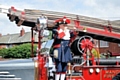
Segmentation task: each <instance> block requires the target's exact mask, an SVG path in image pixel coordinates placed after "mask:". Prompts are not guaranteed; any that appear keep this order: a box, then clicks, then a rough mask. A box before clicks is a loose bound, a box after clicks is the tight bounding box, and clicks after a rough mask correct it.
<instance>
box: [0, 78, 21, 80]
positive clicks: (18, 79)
mask: <svg viewBox="0 0 120 80" xmlns="http://www.w3.org/2000/svg"><path fill="white" fill-rule="evenodd" d="M0 80H21V78H0Z"/></svg>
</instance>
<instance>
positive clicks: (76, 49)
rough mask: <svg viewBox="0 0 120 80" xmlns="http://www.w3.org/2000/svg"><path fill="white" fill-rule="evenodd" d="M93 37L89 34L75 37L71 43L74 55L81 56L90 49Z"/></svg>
mask: <svg viewBox="0 0 120 80" xmlns="http://www.w3.org/2000/svg"><path fill="white" fill-rule="evenodd" d="M93 44H94V43H93V38H92V37H90V36H82V37H80V38H79V39H76V40H75V41H74V42H73V43H72V44H71V51H72V52H73V53H74V55H77V56H81V55H83V54H84V53H85V52H86V50H87V49H89V50H91V49H92V48H93Z"/></svg>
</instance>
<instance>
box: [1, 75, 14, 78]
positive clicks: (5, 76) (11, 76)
mask: <svg viewBox="0 0 120 80" xmlns="http://www.w3.org/2000/svg"><path fill="white" fill-rule="evenodd" d="M0 78H15V75H0Z"/></svg>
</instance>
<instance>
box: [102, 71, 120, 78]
mask: <svg viewBox="0 0 120 80" xmlns="http://www.w3.org/2000/svg"><path fill="white" fill-rule="evenodd" d="M118 73H120V70H105V73H104V78H113V77H114V76H115V75H117V74H118Z"/></svg>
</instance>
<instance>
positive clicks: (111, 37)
mask: <svg viewBox="0 0 120 80" xmlns="http://www.w3.org/2000/svg"><path fill="white" fill-rule="evenodd" d="M0 9H1V12H3V13H6V14H7V16H8V18H9V20H10V21H11V22H15V23H16V24H17V26H21V25H24V26H27V27H31V32H32V34H31V36H32V39H31V44H32V53H33V47H34V36H33V31H36V32H38V34H39V36H38V49H37V52H38V53H37V54H38V56H37V59H36V60H34V61H35V80H54V72H55V70H53V68H54V69H55V67H54V63H52V60H51V56H52V55H51V54H50V53H49V52H50V48H51V47H52V43H53V41H52V39H50V40H47V41H46V43H50V44H48V45H49V48H42V46H41V45H42V44H43V43H44V42H41V40H42V39H43V38H44V37H48V35H49V34H50V31H51V30H52V29H53V28H54V25H55V24H54V21H55V20H56V19H61V18H62V17H63V16H66V18H68V19H70V21H71V24H70V25H68V26H69V27H68V28H69V30H72V31H74V32H76V33H77V34H76V36H75V38H74V39H73V40H72V41H71V43H70V48H71V51H72V53H73V60H72V62H71V65H68V67H67V69H68V70H67V72H66V73H67V74H66V80H120V59H119V58H100V54H98V53H99V49H98V48H97V47H96V46H95V42H94V39H97V40H105V41H110V42H114V43H120V33H119V30H120V28H118V25H116V24H111V25H110V24H108V21H106V20H100V19H95V20H94V19H90V18H89V19H88V18H87V17H85V16H80V15H75V14H68V13H61V12H54V11H45V10H30V9H25V10H24V11H20V10H17V9H16V8H14V7H11V8H9V9H5V8H0ZM6 11H7V12H6ZM92 50H94V51H95V52H96V53H97V55H96V56H94V52H93V51H92ZM108 55H110V56H111V57H112V56H120V54H119V53H118V54H114V53H113V52H109V51H108ZM49 63H52V67H51V66H50V65H49ZM51 74H52V75H51Z"/></svg>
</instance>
